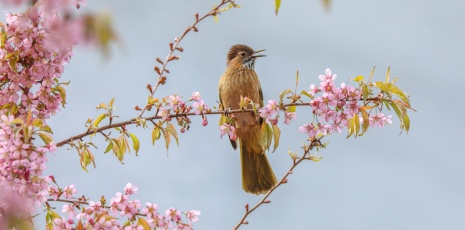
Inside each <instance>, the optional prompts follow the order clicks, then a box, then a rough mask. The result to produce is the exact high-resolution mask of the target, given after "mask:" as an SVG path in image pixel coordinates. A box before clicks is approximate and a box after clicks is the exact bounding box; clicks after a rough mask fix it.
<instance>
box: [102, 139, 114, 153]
mask: <svg viewBox="0 0 465 230" xmlns="http://www.w3.org/2000/svg"><path fill="white" fill-rule="evenodd" d="M113 146H114V145H113V141H112V140H110V143H109V144H108V146H107V148H106V149H105V152H103V153H108V152H110V150H112V149H113Z"/></svg>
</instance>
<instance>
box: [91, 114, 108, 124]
mask: <svg viewBox="0 0 465 230" xmlns="http://www.w3.org/2000/svg"><path fill="white" fill-rule="evenodd" d="M107 116H108V115H107V114H104V113H102V114H100V115H98V117H97V118H96V119H95V120H94V123H93V124H92V126H93V127H95V128H97V127H98V125H99V124H100V122H102V120H103V119H105V118H106V117H107Z"/></svg>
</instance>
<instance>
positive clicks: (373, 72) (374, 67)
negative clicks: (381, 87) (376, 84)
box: [368, 66, 376, 82]
mask: <svg viewBox="0 0 465 230" xmlns="http://www.w3.org/2000/svg"><path fill="white" fill-rule="evenodd" d="M375 69H376V66H373V69H372V70H371V73H370V78H368V82H370V81H371V78H372V77H373V74H375Z"/></svg>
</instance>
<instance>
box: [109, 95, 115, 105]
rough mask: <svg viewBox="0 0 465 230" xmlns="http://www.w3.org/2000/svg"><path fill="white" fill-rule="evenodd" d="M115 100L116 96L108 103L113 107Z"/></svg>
mask: <svg viewBox="0 0 465 230" xmlns="http://www.w3.org/2000/svg"><path fill="white" fill-rule="evenodd" d="M114 101H115V97H113V98H112V99H111V100H110V103H108V105H109V106H110V107H113V102H114Z"/></svg>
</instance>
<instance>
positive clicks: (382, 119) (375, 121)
mask: <svg viewBox="0 0 465 230" xmlns="http://www.w3.org/2000/svg"><path fill="white" fill-rule="evenodd" d="M391 118H392V115H389V116H386V115H384V114H383V113H377V114H374V115H371V116H370V118H369V119H370V126H371V127H383V126H384V125H390V124H391V123H392V120H391Z"/></svg>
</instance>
